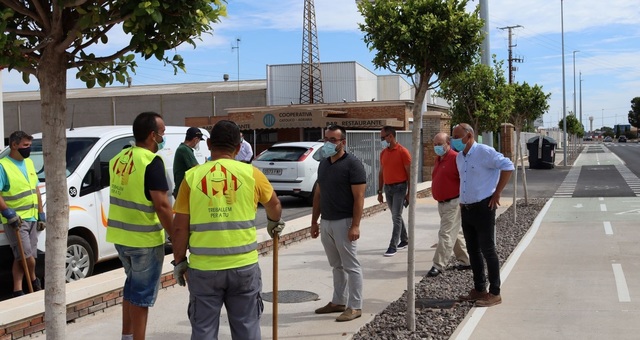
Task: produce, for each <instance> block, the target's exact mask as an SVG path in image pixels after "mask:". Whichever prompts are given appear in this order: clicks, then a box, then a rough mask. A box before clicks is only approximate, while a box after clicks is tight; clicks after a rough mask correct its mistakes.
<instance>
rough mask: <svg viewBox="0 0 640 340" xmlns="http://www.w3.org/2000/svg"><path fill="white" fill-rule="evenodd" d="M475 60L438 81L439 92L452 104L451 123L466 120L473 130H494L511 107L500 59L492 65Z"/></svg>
mask: <svg viewBox="0 0 640 340" xmlns="http://www.w3.org/2000/svg"><path fill="white" fill-rule="evenodd" d="M475 61H476V62H475V63H474V64H472V65H470V66H469V67H467V68H466V69H464V70H463V71H461V72H458V73H456V74H454V75H452V76H451V77H449V78H448V79H445V80H443V81H442V82H441V83H440V89H439V90H438V95H439V96H441V97H442V98H444V99H447V100H448V101H449V103H450V104H451V112H452V123H454V124H455V123H463V122H464V123H469V124H470V125H471V126H473V128H474V129H475V131H478V132H481V131H495V130H497V129H498V128H499V125H500V123H504V122H507V121H508V119H509V113H510V112H511V111H512V107H513V95H512V93H513V89H512V88H511V87H509V86H508V84H507V80H506V78H505V76H504V71H503V69H502V65H503V62H502V61H500V62H497V61H496V60H495V57H494V59H493V63H494V67H491V66H488V65H484V64H482V63H480V58H479V56H478V57H477V58H476V60H475Z"/></svg>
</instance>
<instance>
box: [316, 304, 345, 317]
mask: <svg viewBox="0 0 640 340" xmlns="http://www.w3.org/2000/svg"><path fill="white" fill-rule="evenodd" d="M344 311H345V306H344V305H336V304H333V303H331V302H329V303H327V305H326V306H324V307H320V308H318V309H316V314H327V313H338V312H344Z"/></svg>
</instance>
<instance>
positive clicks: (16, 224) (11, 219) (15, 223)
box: [0, 208, 22, 229]
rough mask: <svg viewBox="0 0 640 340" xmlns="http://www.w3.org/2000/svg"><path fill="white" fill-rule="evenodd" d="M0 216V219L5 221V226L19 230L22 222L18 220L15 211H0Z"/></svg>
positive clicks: (9, 209)
mask: <svg viewBox="0 0 640 340" xmlns="http://www.w3.org/2000/svg"><path fill="white" fill-rule="evenodd" d="M0 213H1V214H2V217H4V218H6V219H7V224H8V225H9V226H11V227H13V229H19V228H20V226H21V225H22V221H21V220H20V216H18V214H16V211H15V210H13V209H11V208H7V209H4V210H2V212H0Z"/></svg>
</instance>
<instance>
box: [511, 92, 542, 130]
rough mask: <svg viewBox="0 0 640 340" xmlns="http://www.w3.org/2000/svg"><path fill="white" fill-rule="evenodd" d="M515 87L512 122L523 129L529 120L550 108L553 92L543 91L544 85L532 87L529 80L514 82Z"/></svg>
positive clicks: (538, 116) (517, 127) (534, 118)
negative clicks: (549, 101)
mask: <svg viewBox="0 0 640 340" xmlns="http://www.w3.org/2000/svg"><path fill="white" fill-rule="evenodd" d="M511 86H513V88H514V97H513V111H512V112H511V119H510V121H511V123H513V125H515V127H516V130H517V131H521V130H522V128H523V127H524V125H525V124H526V123H527V122H533V121H535V120H536V119H538V118H540V117H542V115H543V114H544V113H545V112H547V111H548V110H549V103H548V100H549V98H550V97H551V93H546V94H545V93H544V92H542V86H538V85H534V86H533V87H531V86H530V85H529V84H528V83H527V82H524V83H522V84H520V83H516V84H512V85H511Z"/></svg>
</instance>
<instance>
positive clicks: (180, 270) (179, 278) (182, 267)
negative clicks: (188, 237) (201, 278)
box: [171, 258, 189, 287]
mask: <svg viewBox="0 0 640 340" xmlns="http://www.w3.org/2000/svg"><path fill="white" fill-rule="evenodd" d="M171 264H172V265H173V278H174V279H176V282H178V285H180V286H183V287H184V286H186V285H187V280H185V277H184V275H185V274H186V273H187V268H189V262H187V259H186V258H185V259H184V260H182V261H180V262H178V263H176V262H175V260H174V261H171Z"/></svg>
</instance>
